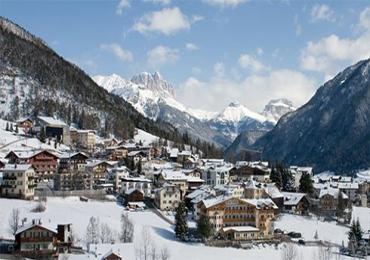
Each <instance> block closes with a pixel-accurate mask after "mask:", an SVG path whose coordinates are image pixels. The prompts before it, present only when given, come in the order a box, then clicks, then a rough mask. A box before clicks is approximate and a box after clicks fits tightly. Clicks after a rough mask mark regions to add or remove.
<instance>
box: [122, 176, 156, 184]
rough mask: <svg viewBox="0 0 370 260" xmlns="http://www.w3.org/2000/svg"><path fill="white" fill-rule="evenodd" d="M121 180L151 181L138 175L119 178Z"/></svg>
mask: <svg viewBox="0 0 370 260" xmlns="http://www.w3.org/2000/svg"><path fill="white" fill-rule="evenodd" d="M121 180H122V181H127V182H148V183H150V182H152V181H151V180H149V179H147V178H145V177H143V176H139V177H124V178H122V179H121Z"/></svg>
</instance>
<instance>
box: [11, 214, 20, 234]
mask: <svg viewBox="0 0 370 260" xmlns="http://www.w3.org/2000/svg"><path fill="white" fill-rule="evenodd" d="M19 215H20V212H19V209H13V210H12V211H11V212H10V216H9V231H10V232H11V233H12V234H13V235H15V234H16V233H17V230H18V228H19V221H20V216H19Z"/></svg>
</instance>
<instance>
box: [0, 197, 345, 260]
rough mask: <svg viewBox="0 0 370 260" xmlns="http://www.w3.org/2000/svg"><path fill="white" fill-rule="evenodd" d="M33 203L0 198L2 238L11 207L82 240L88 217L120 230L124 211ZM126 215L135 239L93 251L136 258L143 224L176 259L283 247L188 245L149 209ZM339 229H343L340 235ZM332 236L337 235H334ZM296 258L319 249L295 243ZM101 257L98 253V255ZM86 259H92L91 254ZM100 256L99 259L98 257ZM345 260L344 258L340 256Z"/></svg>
mask: <svg viewBox="0 0 370 260" xmlns="http://www.w3.org/2000/svg"><path fill="white" fill-rule="evenodd" d="M35 204H36V202H31V201H24V200H11V199H3V198H2V199H0V208H1V211H0V223H3V224H2V225H0V236H1V237H4V238H11V235H10V234H9V232H8V230H7V225H6V223H8V217H9V214H10V212H11V210H12V209H13V208H19V209H20V212H21V217H22V218H24V217H27V219H28V221H30V220H31V219H32V218H41V219H42V220H43V222H44V223H49V222H51V223H72V225H73V229H74V231H75V233H76V234H77V236H78V237H79V238H80V239H81V240H82V243H83V238H84V234H85V231H86V226H87V224H88V220H89V218H90V217H91V216H95V217H98V218H99V221H100V223H107V224H108V225H109V226H110V227H111V228H112V229H114V230H116V231H119V228H120V215H121V213H122V212H123V211H124V210H123V208H122V207H121V206H119V205H117V204H116V203H115V202H101V201H91V200H90V201H89V202H81V201H79V199H78V198H77V197H67V198H50V197H49V198H48V201H47V207H46V211H45V212H43V213H31V212H30V210H31V209H32V208H33V207H34V205H35ZM128 214H129V217H130V218H131V219H132V220H133V221H134V223H135V241H134V243H129V244H115V245H98V246H92V247H91V248H90V249H91V250H92V251H97V253H99V252H100V253H101V254H104V253H106V252H107V251H108V249H109V248H110V247H114V248H116V249H117V250H118V249H119V250H120V252H121V254H122V256H123V257H124V259H135V243H136V244H137V242H138V241H140V239H141V235H140V234H141V231H142V228H143V227H144V226H146V227H148V228H149V230H150V232H151V236H152V241H154V242H155V244H156V245H157V247H158V248H161V247H163V246H166V247H167V248H168V249H169V251H170V254H171V259H179V260H188V259H192V260H197V259H199V260H201V259H210V257H212V259H214V260H225V259H243V260H245V259H256V258H258V259H280V255H281V252H282V247H283V246H284V245H280V246H279V247H278V248H275V247H274V246H267V245H265V246H262V245H261V246H259V247H254V248H253V249H250V250H244V249H235V248H215V247H208V246H204V245H202V244H187V243H182V242H179V241H176V239H175V236H174V232H173V228H172V226H171V225H170V224H168V223H167V222H165V221H164V220H162V219H161V218H159V217H158V216H157V215H155V214H154V213H152V212H150V211H146V212H128ZM278 223H280V226H284V227H291V229H292V230H297V231H299V230H300V229H302V230H305V234H306V233H307V234H308V235H310V234H311V232H309V231H308V230H309V229H310V228H311V229H312V230H313V231H312V232H313V233H314V232H315V228H314V227H315V226H313V225H314V222H313V221H309V220H308V221H305V220H304V219H301V217H297V216H292V217H290V216H284V217H283V219H282V220H280V221H279V222H278ZM320 227H323V228H324V229H325V233H328V232H333V234H334V235H330V236H328V239H333V240H334V241H341V240H342V238H344V237H345V236H346V235H345V231H346V230H344V229H342V227H340V226H336V225H332V224H329V227H327V226H326V225H324V224H322V226H320ZM341 232H344V233H343V234H341ZM335 234H336V235H335ZM320 236H321V237H322V238H323V237H324V236H325V235H324V232H320V231H319V237H320ZM335 236H338V237H339V239H338V238H336V237H335ZM297 247H298V254H299V256H300V258H299V259H302V260H305V259H307V260H308V259H315V256H316V255H317V252H318V248H317V247H316V248H315V247H308V246H297ZM100 256H101V255H100ZM69 259H88V255H78V256H70V258H69ZM89 259H95V258H93V257H92V256H91V255H90V258H89ZM99 259H100V258H99ZM341 259H345V258H341Z"/></svg>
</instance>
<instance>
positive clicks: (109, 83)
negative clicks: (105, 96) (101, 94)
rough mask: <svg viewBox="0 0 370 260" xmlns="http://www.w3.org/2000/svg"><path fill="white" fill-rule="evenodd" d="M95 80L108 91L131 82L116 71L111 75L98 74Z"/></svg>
mask: <svg viewBox="0 0 370 260" xmlns="http://www.w3.org/2000/svg"><path fill="white" fill-rule="evenodd" d="M93 80H94V81H95V82H96V84H98V85H99V86H101V87H103V88H105V89H106V90H107V91H108V92H112V91H113V90H114V89H117V88H121V87H122V86H125V85H127V84H130V83H131V82H130V81H128V80H126V79H124V78H122V77H121V76H119V75H117V74H114V73H113V74H112V75H110V76H102V75H97V76H94V77H93ZM131 84H132V83H131Z"/></svg>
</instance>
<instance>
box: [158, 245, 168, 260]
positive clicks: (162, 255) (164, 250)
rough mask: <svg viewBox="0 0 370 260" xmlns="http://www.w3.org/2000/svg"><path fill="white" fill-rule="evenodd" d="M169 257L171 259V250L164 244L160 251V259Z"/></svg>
mask: <svg viewBox="0 0 370 260" xmlns="http://www.w3.org/2000/svg"><path fill="white" fill-rule="evenodd" d="M168 259H170V251H169V250H168V247H166V246H163V247H162V248H161V252H160V260H168Z"/></svg>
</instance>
